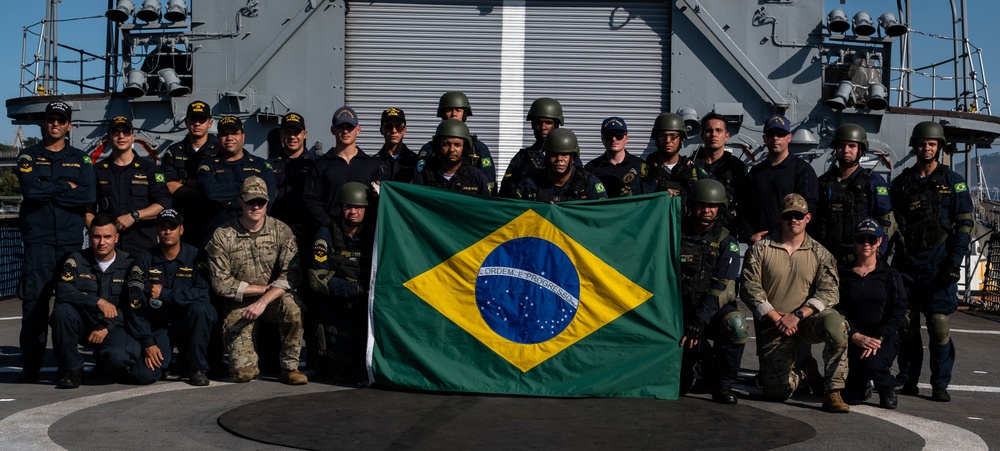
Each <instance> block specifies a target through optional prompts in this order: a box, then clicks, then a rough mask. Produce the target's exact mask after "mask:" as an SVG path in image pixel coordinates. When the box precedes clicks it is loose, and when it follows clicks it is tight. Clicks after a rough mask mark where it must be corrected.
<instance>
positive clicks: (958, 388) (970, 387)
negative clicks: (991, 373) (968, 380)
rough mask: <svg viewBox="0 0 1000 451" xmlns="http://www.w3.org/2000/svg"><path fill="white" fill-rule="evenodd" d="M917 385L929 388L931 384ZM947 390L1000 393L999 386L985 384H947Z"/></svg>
mask: <svg viewBox="0 0 1000 451" xmlns="http://www.w3.org/2000/svg"><path fill="white" fill-rule="evenodd" d="M917 387H920V388H926V389H928V390H930V389H931V388H932V387H931V384H917ZM948 391H971V392H979V393H1000V387H987V386H985V385H949V386H948Z"/></svg>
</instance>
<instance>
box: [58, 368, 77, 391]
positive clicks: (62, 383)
mask: <svg viewBox="0 0 1000 451" xmlns="http://www.w3.org/2000/svg"><path fill="white" fill-rule="evenodd" d="M82 383H83V370H82V369H79V370H69V371H67V372H66V375H65V376H63V378H62V379H60V380H59V382H57V383H56V387H57V388H77V387H79V386H80V384H82Z"/></svg>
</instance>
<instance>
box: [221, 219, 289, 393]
mask: <svg viewBox="0 0 1000 451" xmlns="http://www.w3.org/2000/svg"><path fill="white" fill-rule="evenodd" d="M207 250H208V258H209V270H210V271H211V274H212V291H214V292H215V293H216V294H218V295H219V296H220V297H222V298H223V299H224V302H223V308H222V311H221V314H222V315H221V316H222V317H223V322H222V341H223V343H224V344H225V346H226V348H227V350H228V351H229V370H230V372H231V373H232V375H233V378H234V379H236V380H237V381H248V380H250V379H253V377H254V376H256V375H257V373H258V372H259V370H258V368H257V353H256V352H255V351H254V346H253V339H254V336H255V335H256V328H255V324H256V321H248V320H245V319H243V318H242V315H243V311H244V310H245V309H246V307H247V306H249V305H250V304H251V303H253V302H254V301H256V300H257V298H256V297H254V298H247V297H244V295H243V292H244V290H246V288H247V287H248V286H249V285H251V284H253V285H271V286H273V287H275V288H281V289H284V290H285V294H284V295H282V296H281V297H280V298H278V299H276V300H275V301H274V302H272V303H271V304H269V305H268V306H267V308H266V309H265V310H264V313H263V314H261V316H260V318H259V319H260V320H262V321H267V322H274V323H278V326H279V330H280V333H281V336H282V346H281V354H280V358H281V367H282V368H283V369H286V370H296V369H298V367H299V353H300V352H301V351H302V303H301V300H300V299H299V297H298V296H297V295H296V294H295V293H294V292H292V290H293V289H294V288H295V287H297V286H298V285H299V281H300V278H301V272H300V264H299V258H298V247H297V246H296V244H295V236H294V235H293V234H292V230H291V229H290V228H289V227H288V226H287V225H285V224H284V223H283V222H281V221H278V220H276V219H274V218H272V217H270V216H268V217H266V218H265V219H264V227H263V228H261V230H260V232H259V233H256V234H251V233H250V232H249V231H247V229H246V228H244V227H243V226H242V225H241V224H240V223H239V220H238V219H234V220H231V221H229V222H227V223H226V224H224V225H223V226H222V227H219V229H218V230H216V231H215V233H214V234H213V235H212V239H211V240H210V241H209V242H208V246H207Z"/></svg>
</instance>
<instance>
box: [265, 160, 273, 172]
mask: <svg viewBox="0 0 1000 451" xmlns="http://www.w3.org/2000/svg"><path fill="white" fill-rule="evenodd" d="M264 167H265V168H268V169H271V170H274V167H272V166H271V163H268V162H266V161H265V162H264Z"/></svg>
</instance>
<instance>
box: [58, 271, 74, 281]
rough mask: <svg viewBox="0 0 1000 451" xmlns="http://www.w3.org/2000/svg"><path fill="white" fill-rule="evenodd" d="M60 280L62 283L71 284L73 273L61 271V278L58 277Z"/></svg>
mask: <svg viewBox="0 0 1000 451" xmlns="http://www.w3.org/2000/svg"><path fill="white" fill-rule="evenodd" d="M60 279H62V280H63V282H72V281H73V273H72V272H71V271H68V270H67V271H63V273H62V277H60Z"/></svg>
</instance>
